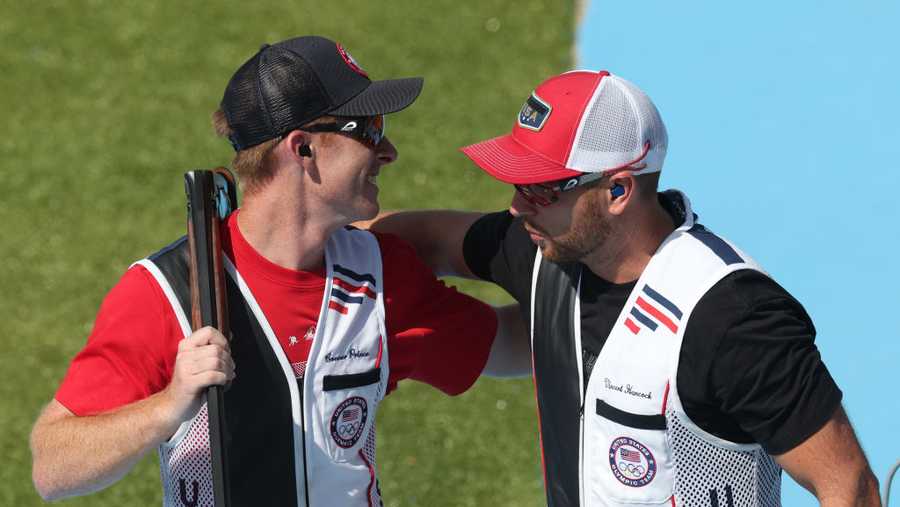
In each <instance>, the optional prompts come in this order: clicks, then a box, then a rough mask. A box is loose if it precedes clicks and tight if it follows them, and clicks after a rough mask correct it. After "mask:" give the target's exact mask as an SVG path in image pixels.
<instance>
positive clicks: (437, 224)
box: [354, 210, 483, 278]
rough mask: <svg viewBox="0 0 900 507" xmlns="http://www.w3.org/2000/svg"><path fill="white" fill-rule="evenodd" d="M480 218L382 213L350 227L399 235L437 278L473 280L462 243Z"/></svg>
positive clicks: (471, 214)
mask: <svg viewBox="0 0 900 507" xmlns="http://www.w3.org/2000/svg"><path fill="white" fill-rule="evenodd" d="M482 215H483V213H477V212H470V211H454V210H416V211H385V212H382V213H379V214H378V216H377V217H375V218H374V219H373V220H370V221H365V222H357V223H356V224H354V225H356V226H357V227H360V228H367V229H371V230H373V231H376V232H386V233H390V234H394V235H397V236H399V237H400V238H401V239H403V240H404V241H406V242H408V243H409V244H411V245H412V246H413V248H415V250H416V253H417V254H418V255H419V257H420V258H421V259H422V260H423V261H424V262H425V264H426V265H427V266H428V267H430V268H431V269H432V271H434V273H435V274H436V275H438V276H445V275H446V276H461V277H466V278H474V275H473V274H472V273H471V271H469V268H468V266H466V263H465V260H464V258H463V240H464V239H465V236H466V232H467V231H468V230H469V227H470V226H471V225H472V224H473V223H474V222H475V221H476V220H478V218H479V217H481V216H482Z"/></svg>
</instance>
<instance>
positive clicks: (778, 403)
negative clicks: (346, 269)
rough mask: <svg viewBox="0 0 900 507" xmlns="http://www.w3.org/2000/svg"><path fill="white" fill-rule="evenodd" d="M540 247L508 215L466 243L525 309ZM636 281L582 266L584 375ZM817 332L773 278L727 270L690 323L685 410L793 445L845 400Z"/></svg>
mask: <svg viewBox="0 0 900 507" xmlns="http://www.w3.org/2000/svg"><path fill="white" fill-rule="evenodd" d="M536 249H537V246H536V245H535V244H534V243H532V241H531V239H530V238H529V236H528V233H527V232H526V231H525V229H524V227H523V226H522V221H521V220H520V219H515V218H513V217H512V215H510V214H509V213H508V212H499V213H492V214H488V215H485V216H484V217H482V218H481V219H479V220H478V221H477V222H475V224H473V225H472V227H471V228H470V229H469V231H468V233H467V234H466V239H465V242H464V245H463V250H464V255H465V259H466V263H467V265H468V266H469V269H470V270H471V271H472V272H473V273H474V274H475V275H476V276H478V277H480V278H482V279H484V280H487V281H493V282H495V283H497V284H498V285H500V286H501V287H503V288H504V289H506V291H507V292H509V293H510V295H512V296H513V297H514V298H515V299H516V300H517V301H518V302H519V305H520V307H521V309H522V312H523V314H525V315H527V314H528V312H529V311H530V307H531V278H532V276H531V275H532V269H533V267H534V259H535V253H536ZM634 285H635V282H630V283H625V284H613V283H610V282H608V281H606V280H603V279H602V278H600V277H598V276H596V275H595V274H594V273H593V272H591V270H589V269H587V268H584V269H582V280H581V329H582V331H581V333H582V347H583V348H584V357H585V378H587V377H588V375H589V372H590V369H591V367H592V366H593V359H595V358H596V357H597V355H598V354H599V353H600V350H601V348H602V347H603V344H604V342H605V341H606V338H607V336H609V333H610V331H611V330H612V327H613V324H615V321H616V319H617V318H618V316H619V313H621V311H622V308H623V306H624V305H625V301H626V299H627V298H628V296H629V294H630V293H631V291H632V289H633V288H634ZM814 338H815V328H814V327H813V323H812V321H811V320H810V318H809V316H808V315H807V314H806V311H805V310H804V309H803V306H802V305H801V304H800V303H799V302H798V301H797V300H796V299H794V298H793V297H792V296H791V295H790V294H788V293H787V291H785V290H784V289H783V288H782V287H781V286H780V285H778V284H777V283H776V282H775V281H774V280H772V279H771V278H769V277H768V276H766V275H763V274H762V273H759V272H757V271H754V270H740V271H736V272H734V273H732V274H730V275H728V276H726V277H725V278H723V279H722V280H721V281H719V282H718V283H717V284H716V285H714V286H713V287H712V288H711V289H710V290H709V292H707V293H706V294H705V295H704V296H703V297H702V298H701V299H700V301H699V302H698V303H697V306H696V307H695V309H694V311H693V313H692V314H691V317H690V319H689V320H688V325H687V329H685V333H684V340H683V342H682V346H681V359H680V362H679V365H678V373H677V375H678V377H677V385H678V394H679V395H680V396H681V400H682V404H683V406H684V409H685V412H686V413H687V415H688V416H689V417H690V418H691V419H692V420H693V421H694V422H695V423H696V424H697V425H698V426H700V427H701V428H702V429H704V430H706V431H707V432H709V433H712V434H714V435H716V436H719V437H721V438H724V439H726V440H730V441H733V442H739V443H751V442H756V443H759V444H760V445H762V446H763V448H764V449H765V450H766V451H767V452H768V453H769V454H772V455H777V454H782V453H784V452H787V451H789V450H791V449H792V448H794V447H795V446H797V445H798V444H800V443H802V442H803V441H804V440H806V439H807V438H808V437H809V436H811V435H812V434H813V433H815V432H816V431H818V430H819V429H820V428H821V427H822V426H823V425H824V424H825V422H827V421H828V419H830V418H831V416H832V414H833V413H834V411H835V410H836V409H837V407H838V406H839V405H840V402H841V397H842V393H841V391H840V389H838V387H837V385H836V384H835V382H834V380H833V379H832V378H831V375H830V374H829V373H828V370H827V368H826V367H825V365H824V364H823V363H822V360H821V357H820V356H819V351H818V349H817V348H816V346H815V344H814V343H813V341H814ZM571 374H573V375H577V372H571Z"/></svg>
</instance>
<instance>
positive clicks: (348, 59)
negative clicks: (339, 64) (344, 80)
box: [337, 44, 369, 79]
mask: <svg viewBox="0 0 900 507" xmlns="http://www.w3.org/2000/svg"><path fill="white" fill-rule="evenodd" d="M337 50H338V53H339V54H340V55H341V58H343V59H344V63H346V64H347V66H348V67H350V69H351V70H352V71H353V72H356V73H357V74H359V75H361V76H363V77H365V78H367V79H368V77H369V74H368V73H367V72H366V71H364V70H363V69H362V67H360V66H359V64H358V63H356V59H354V58H353V56H352V55H351V54H350V52H349V51H347V50H346V49H344V46H341V45H340V44H337Z"/></svg>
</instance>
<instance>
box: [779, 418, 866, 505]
mask: <svg viewBox="0 0 900 507" xmlns="http://www.w3.org/2000/svg"><path fill="white" fill-rule="evenodd" d="M775 461H777V462H778V464H779V465H781V466H782V468H784V470H785V471H786V472H787V473H788V474H790V475H791V477H793V478H794V480H795V481H797V483H798V484H800V485H801V486H803V487H804V488H806V489H807V490H809V492H810V493H812V494H813V495H815V496H816V498H817V499H818V500H819V503H820V505H822V506H823V507H849V506H854V507H856V506H858V507H875V506H878V505H881V501H880V499H879V496H878V480H877V479H876V478H875V475H874V474H873V473H872V469H871V468H870V467H869V462H868V460H867V459H866V456H865V454H864V453H863V451H862V448H861V447H860V445H859V441H858V440H857V439H856V434H855V433H854V431H853V427H852V426H851V425H850V421H849V419H848V418H847V414H846V413H845V412H844V409H843V408H842V407H838V408H837V410H836V411H835V413H834V414H833V415H832V417H831V419H830V420H829V421H828V422H827V423H825V426H823V427H822V428H820V429H819V430H818V431H817V432H816V433H814V434H813V435H812V436H811V437H809V438H808V439H807V440H806V441H805V442H803V443H801V444H800V445H798V446H797V447H795V448H794V449H791V450H790V451H788V452H786V453H784V454H781V455H779V456H775Z"/></svg>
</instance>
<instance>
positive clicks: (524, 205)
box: [509, 190, 537, 217]
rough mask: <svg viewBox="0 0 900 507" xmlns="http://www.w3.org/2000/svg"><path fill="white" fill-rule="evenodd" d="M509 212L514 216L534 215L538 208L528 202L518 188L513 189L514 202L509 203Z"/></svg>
mask: <svg viewBox="0 0 900 507" xmlns="http://www.w3.org/2000/svg"><path fill="white" fill-rule="evenodd" d="M509 212H510V213H512V216H514V217H528V216H533V215H534V214H535V213H536V212H537V210H536V209H535V206H534V205H533V204H531V203H530V202H528V200H526V199H525V198H524V197H522V194H520V193H519V191H518V190H513V198H512V202H510V203H509Z"/></svg>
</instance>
